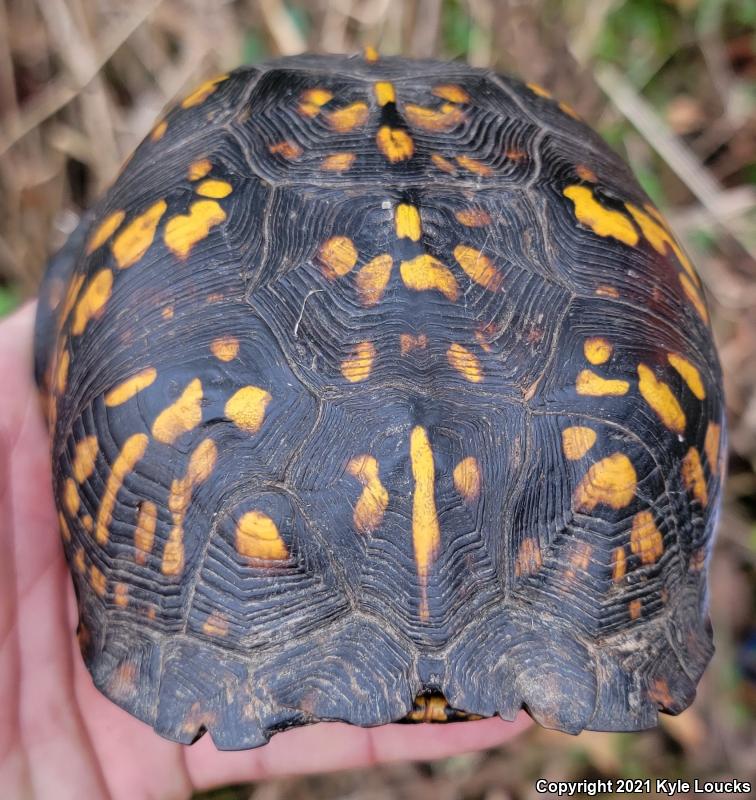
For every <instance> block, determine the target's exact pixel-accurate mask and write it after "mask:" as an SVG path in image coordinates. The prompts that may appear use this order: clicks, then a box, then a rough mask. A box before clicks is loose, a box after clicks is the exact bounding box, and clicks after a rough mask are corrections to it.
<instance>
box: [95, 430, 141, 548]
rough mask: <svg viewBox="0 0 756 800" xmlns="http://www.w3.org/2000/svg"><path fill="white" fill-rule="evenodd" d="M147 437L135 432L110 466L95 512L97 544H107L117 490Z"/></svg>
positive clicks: (135, 462)
mask: <svg viewBox="0 0 756 800" xmlns="http://www.w3.org/2000/svg"><path fill="white" fill-rule="evenodd" d="M148 441H149V439H148V438H147V435H146V434H144V433H135V434H134V435H133V436H129V438H128V439H127V440H126V441H125V442H124V443H123V447H122V448H121V452H120V453H119V454H118V455H117V456H116V459H115V461H114V462H113V465H112V466H111V468H110V475H108V480H107V483H106V484H105V492H104V493H103V496H102V499H101V500H100V508H99V511H98V512H97V522H96V524H95V539H96V540H97V543H98V544H101V545H104V544H107V541H108V538H109V536H110V532H109V530H108V529H109V527H110V523H111V521H112V519H113V509H114V508H115V504H116V498H117V496H118V492H119V490H120V488H121V486H122V485H123V481H124V478H125V477H126V476H127V475H128V474H129V472H131V471H132V470H133V469H134V467H135V466H136V464H137V462H138V461H139V460H140V459H141V458H142V456H143V455H144V452H145V450H146V449H147V443H148Z"/></svg>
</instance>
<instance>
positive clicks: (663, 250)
mask: <svg viewBox="0 0 756 800" xmlns="http://www.w3.org/2000/svg"><path fill="white" fill-rule="evenodd" d="M625 208H626V209H627V210H628V211H629V212H630V214H631V215H632V217H633V219H634V220H635V221H636V222H637V223H638V227H639V228H640V229H641V231H643V235H644V236H645V237H646V239H648V242H649V244H650V245H651V247H653V248H654V250H656V252H657V253H659V255H662V256H664V255H666V254H667V250H668V249H669V250H671V251H672V252H673V253H674V254H675V257H676V258H677V260H678V261H679V262H680V265H681V266H682V268H683V269H684V270H685V271H686V272H687V273H688V275H690V277H691V278H692V279H693V280H694V281H696V282H697V281H698V276H697V275H696V271H695V270H694V269H693V265H692V264H691V263H690V260H689V259H688V257H687V256H686V255H685V253H683V251H682V249H681V248H680V245H679V244H677V242H676V241H675V240H674V238H673V237H672V235H671V234H670V232H669V231H668V230H667V228H666V226H662V225H660V224H659V223H658V222H657V221H656V220H653V219H652V218H651V217H650V216H649V215H648V214H646V213H645V212H644V211H641V210H640V209H639V208H638V207H637V206H634V205H633V204H632V203H625ZM657 213H658V212H657Z"/></svg>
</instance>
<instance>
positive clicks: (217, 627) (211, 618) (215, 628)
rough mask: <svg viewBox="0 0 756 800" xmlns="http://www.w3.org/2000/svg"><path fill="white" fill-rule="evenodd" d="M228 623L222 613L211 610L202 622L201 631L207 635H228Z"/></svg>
mask: <svg viewBox="0 0 756 800" xmlns="http://www.w3.org/2000/svg"><path fill="white" fill-rule="evenodd" d="M228 629H229V623H228V620H227V619H226V617H224V616H223V614H220V613H218V612H217V611H213V612H212V613H211V614H209V615H208V617H207V619H206V620H205V621H204V622H203V623H202V633H204V634H206V635H207V636H220V637H223V636H228Z"/></svg>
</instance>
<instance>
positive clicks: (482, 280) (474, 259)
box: [454, 244, 504, 292]
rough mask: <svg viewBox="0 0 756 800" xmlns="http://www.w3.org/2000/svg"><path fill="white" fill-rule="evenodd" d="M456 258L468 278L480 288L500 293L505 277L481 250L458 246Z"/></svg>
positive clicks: (455, 252)
mask: <svg viewBox="0 0 756 800" xmlns="http://www.w3.org/2000/svg"><path fill="white" fill-rule="evenodd" d="M454 258H456V259H457V263H458V264H459V266H460V267H462V269H463V270H464V271H465V273H466V274H467V276H468V277H469V278H470V279H471V280H473V281H475V283H477V284H478V285H479V286H482V287H483V288H484V289H488V290H489V291H490V292H498V291H499V290H500V289H501V286H502V284H503V283H504V277H503V276H502V274H501V273H500V272H499V270H498V269H496V267H495V266H494V265H493V263H492V261H491V259H490V258H488V256H486V255H484V254H483V253H481V251H480V250H476V249H475V248H474V247H467V246H466V245H463V244H458V245H457V246H456V247H455V248H454Z"/></svg>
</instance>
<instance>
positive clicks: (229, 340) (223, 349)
mask: <svg viewBox="0 0 756 800" xmlns="http://www.w3.org/2000/svg"><path fill="white" fill-rule="evenodd" d="M210 352H211V353H212V354H213V355H214V356H215V357H216V358H217V359H218V360H219V361H226V362H228V361H233V360H234V359H235V358H236V356H237V355H239V340H238V339H237V338H236V336H219V337H218V338H217V339H213V341H212V342H210Z"/></svg>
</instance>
